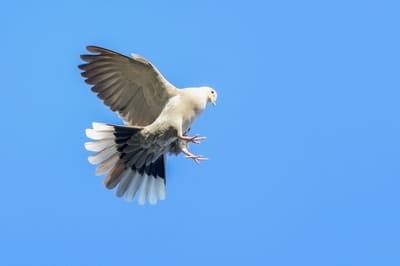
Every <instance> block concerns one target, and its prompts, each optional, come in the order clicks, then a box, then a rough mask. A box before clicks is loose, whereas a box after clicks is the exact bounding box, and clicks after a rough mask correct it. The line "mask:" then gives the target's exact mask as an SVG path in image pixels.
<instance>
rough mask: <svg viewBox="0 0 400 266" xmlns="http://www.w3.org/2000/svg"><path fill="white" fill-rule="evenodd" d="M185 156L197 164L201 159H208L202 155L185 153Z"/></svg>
mask: <svg viewBox="0 0 400 266" xmlns="http://www.w3.org/2000/svg"><path fill="white" fill-rule="evenodd" d="M185 158H188V159H193V161H194V162H195V163H197V164H200V162H201V161H207V160H208V158H206V157H203V156H202V155H186V156H185Z"/></svg>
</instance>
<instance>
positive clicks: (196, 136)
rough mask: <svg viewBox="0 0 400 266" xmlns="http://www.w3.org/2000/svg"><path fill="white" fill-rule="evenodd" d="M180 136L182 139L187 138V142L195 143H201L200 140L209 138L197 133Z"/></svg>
mask: <svg viewBox="0 0 400 266" xmlns="http://www.w3.org/2000/svg"><path fill="white" fill-rule="evenodd" d="M179 138H180V139H182V140H185V141H187V142H193V143H195V144H200V142H201V141H202V140H205V139H207V137H200V136H199V135H195V136H193V137H190V136H182V137H179Z"/></svg>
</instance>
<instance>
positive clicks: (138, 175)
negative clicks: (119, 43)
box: [79, 46, 217, 204]
mask: <svg viewBox="0 0 400 266" xmlns="http://www.w3.org/2000/svg"><path fill="white" fill-rule="evenodd" d="M87 50H88V51H89V52H91V53H92V54H86V55H81V58H82V60H84V61H86V63H85V64H82V65H80V66H79V68H80V69H81V70H83V72H82V73H81V75H82V76H83V77H85V78H86V80H85V81H86V83H88V84H90V85H93V87H92V91H93V92H95V93H96V94H97V96H98V97H99V98H100V99H101V100H103V102H104V104H105V105H107V106H109V107H110V108H111V110H112V111H114V112H117V113H118V115H119V116H120V117H121V118H122V119H123V120H124V125H112V124H104V123H93V128H91V129H87V130H86V135H87V136H88V137H89V138H91V139H93V140H94V141H92V142H87V143H85V148H86V149H87V150H89V151H93V152H95V153H94V154H93V155H91V156H89V158H88V159H89V162H90V163H92V164H99V165H98V167H97V169H96V175H103V174H107V176H106V177H105V179H104V185H105V186H106V187H107V188H109V189H113V188H115V187H116V186H117V185H118V188H117V190H116V195H117V196H118V197H122V196H125V198H126V199H128V200H132V199H133V198H134V197H135V194H137V193H138V194H139V193H140V195H139V196H138V202H139V204H144V203H145V202H146V200H148V201H149V203H150V204H155V203H157V200H163V199H165V186H166V176H165V155H166V154H167V153H169V154H175V155H177V154H179V153H180V152H182V153H184V154H185V157H186V158H190V159H193V160H194V161H195V162H196V163H199V162H200V161H202V160H207V158H205V157H202V156H200V155H194V154H192V153H191V152H189V150H188V143H190V142H192V143H200V141H201V140H204V139H205V137H200V136H197V135H196V136H187V135H186V134H187V132H188V131H189V127H190V126H191V124H192V123H193V121H194V120H195V119H196V117H197V116H198V115H199V114H200V113H201V112H202V111H203V110H204V109H205V108H206V105H207V103H212V104H214V105H215V104H216V100H217V92H216V91H215V90H214V89H212V88H210V87H197V88H186V89H178V88H176V87H175V86H173V85H172V84H171V83H169V82H168V81H167V80H166V79H165V78H164V77H163V76H162V75H161V73H160V72H159V71H158V70H157V68H156V67H155V66H153V65H152V64H151V63H150V62H149V61H147V60H146V59H144V58H143V57H140V56H138V55H132V58H131V57H127V56H124V55H121V54H119V53H116V52H113V51H111V50H107V49H104V48H101V47H96V46H88V47H87Z"/></svg>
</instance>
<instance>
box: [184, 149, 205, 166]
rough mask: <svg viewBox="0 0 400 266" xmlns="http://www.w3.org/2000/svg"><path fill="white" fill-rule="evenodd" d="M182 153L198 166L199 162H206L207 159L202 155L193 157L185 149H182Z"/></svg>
mask: <svg viewBox="0 0 400 266" xmlns="http://www.w3.org/2000/svg"><path fill="white" fill-rule="evenodd" d="M182 152H183V153H184V154H185V158H188V159H192V160H193V161H195V163H197V164H200V162H201V161H206V160H208V158H206V157H203V156H202V155H194V154H193V153H191V152H190V151H189V150H188V149H187V147H183V148H182Z"/></svg>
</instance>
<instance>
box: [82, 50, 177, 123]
mask: <svg viewBox="0 0 400 266" xmlns="http://www.w3.org/2000/svg"><path fill="white" fill-rule="evenodd" d="M87 50H88V51H89V52H91V53H92V54H85V55H81V58H82V60H84V61H86V63H85V64H82V65H80V66H79V68H80V69H81V70H83V71H82V76H83V77H85V78H86V80H85V81H86V83H88V84H90V85H93V87H92V91H93V92H95V93H97V96H98V97H99V98H100V99H101V100H103V102H104V104H105V105H107V106H109V107H110V108H111V110H112V111H115V112H118V114H119V115H120V116H121V117H122V118H123V119H124V120H125V121H126V122H127V123H128V124H130V125H135V126H146V125H149V124H151V123H152V122H153V121H154V120H155V119H156V118H157V117H158V116H159V114H160V113H161V111H162V110H163V108H164V106H165V105H166V103H167V102H168V100H169V99H170V98H171V97H173V96H175V95H177V94H178V90H177V89H176V88H175V87H174V86H173V85H172V84H171V83H169V82H168V81H167V80H166V79H165V78H164V77H163V76H162V75H161V73H160V72H159V71H158V70H157V68H156V67H154V66H153V65H152V64H151V63H150V62H148V61H147V60H146V59H144V58H143V57H140V56H137V55H135V56H134V57H132V58H131V57H127V56H124V55H121V54H119V53H116V52H114V51H111V50H108V49H104V48H101V47H97V46H88V47H87Z"/></svg>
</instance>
